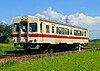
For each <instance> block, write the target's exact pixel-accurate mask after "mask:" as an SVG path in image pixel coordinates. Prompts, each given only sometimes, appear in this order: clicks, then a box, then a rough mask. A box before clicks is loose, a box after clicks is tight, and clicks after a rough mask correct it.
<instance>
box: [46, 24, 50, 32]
mask: <svg viewBox="0 0 100 71" xmlns="http://www.w3.org/2000/svg"><path fill="white" fill-rule="evenodd" d="M46 33H50V26H49V25H46Z"/></svg>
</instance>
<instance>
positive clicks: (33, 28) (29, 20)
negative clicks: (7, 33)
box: [12, 16, 39, 49]
mask: <svg viewBox="0 0 100 71" xmlns="http://www.w3.org/2000/svg"><path fill="white" fill-rule="evenodd" d="M38 22H39V19H38V18H37V17H33V16H32V17H31V16H29V17H27V16H20V17H16V18H14V19H13V24H14V26H13V29H14V31H13V35H12V36H13V40H14V47H17V45H18V44H19V45H20V46H23V48H24V49H39V45H38V44H37V40H38V37H36V36H34V33H35V34H37V33H38V28H37V27H38ZM33 36H34V37H33ZM33 43H34V45H33Z"/></svg>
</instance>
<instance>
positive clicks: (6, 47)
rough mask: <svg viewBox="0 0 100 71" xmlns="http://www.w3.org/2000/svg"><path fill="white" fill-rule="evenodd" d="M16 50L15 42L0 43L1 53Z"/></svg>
mask: <svg viewBox="0 0 100 71" xmlns="http://www.w3.org/2000/svg"><path fill="white" fill-rule="evenodd" d="M13 50H15V48H14V46H13V43H8V44H3V43H0V54H6V52H5V51H13Z"/></svg>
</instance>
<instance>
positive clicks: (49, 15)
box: [36, 7, 100, 26]
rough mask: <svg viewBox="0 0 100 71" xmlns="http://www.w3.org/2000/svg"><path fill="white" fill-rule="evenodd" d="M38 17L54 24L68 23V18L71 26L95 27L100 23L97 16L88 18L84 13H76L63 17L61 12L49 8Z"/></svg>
mask: <svg viewBox="0 0 100 71" xmlns="http://www.w3.org/2000/svg"><path fill="white" fill-rule="evenodd" d="M36 16H37V17H40V18H42V19H47V20H50V21H54V22H61V23H64V24H65V23H66V17H68V20H69V24H71V25H76V26H80V25H95V24H97V23H100V17H99V16H95V17H91V16H87V15H85V14H83V13H75V14H71V15H68V16H67V15H62V14H61V13H59V12H56V11H54V10H53V9H52V7H48V8H47V10H46V11H44V12H43V14H39V13H38V14H36Z"/></svg>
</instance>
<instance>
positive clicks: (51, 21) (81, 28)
mask: <svg viewBox="0 0 100 71" xmlns="http://www.w3.org/2000/svg"><path fill="white" fill-rule="evenodd" d="M19 17H35V18H38V17H36V16H18V17H15V18H19ZM15 18H12V19H15ZM40 21H45V22H50V23H55V24H59V25H64V26H69V27H74V28H79V29H84V30H88V29H86V28H82V27H77V26H73V25H69V24H62V23H58V22H52V21H48V20H44V19H40Z"/></svg>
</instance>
